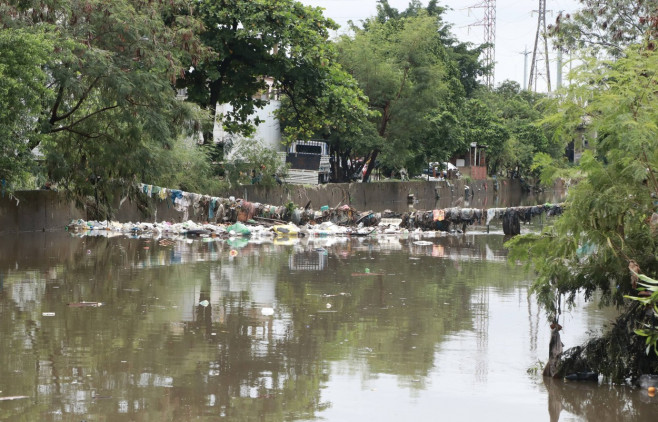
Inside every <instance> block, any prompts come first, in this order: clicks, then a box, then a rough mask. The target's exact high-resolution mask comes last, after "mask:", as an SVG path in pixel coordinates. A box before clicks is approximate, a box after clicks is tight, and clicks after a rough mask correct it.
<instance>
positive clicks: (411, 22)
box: [338, 13, 464, 180]
mask: <svg viewBox="0 0 658 422" xmlns="http://www.w3.org/2000/svg"><path fill="white" fill-rule="evenodd" d="M353 29H354V36H353V37H348V36H343V37H342V38H341V39H340V41H339V43H338V49H339V51H340V56H339V58H340V61H341V64H342V65H343V67H344V68H345V69H346V70H347V71H348V72H349V73H350V74H351V75H352V76H354V77H355V78H356V79H357V80H358V81H359V86H360V87H361V88H362V89H363V91H364V93H365V94H366V95H367V96H368V98H369V102H370V107H371V109H374V110H377V111H378V112H379V115H378V117H377V118H376V119H373V120H372V123H373V124H374V125H375V127H376V130H377V133H378V135H379V138H380V140H379V142H378V143H376V144H375V145H373V146H372V149H371V151H370V152H369V154H368V155H367V156H366V162H367V163H368V168H367V171H366V173H365V177H364V178H365V180H367V178H368V177H369V175H370V172H371V171H372V169H373V168H374V166H375V164H376V162H377V160H378V159H379V155H380V154H382V161H383V162H384V163H385V164H387V165H389V166H391V167H398V168H399V167H402V166H405V165H408V164H410V163H412V164H413V162H414V160H416V162H417V163H418V162H419V161H423V160H426V159H434V160H436V161H444V160H446V159H447V158H449V156H450V155H451V154H450V153H451V152H453V151H455V150H457V149H459V148H460V147H463V145H464V144H463V138H461V137H459V136H458V133H453V135H457V136H452V137H450V138H444V137H443V135H445V134H446V133H448V132H450V131H451V130H453V129H455V128H456V126H457V122H458V114H459V107H460V103H461V101H462V98H463V95H464V91H463V87H462V85H461V83H460V80H459V72H458V71H457V66H456V65H455V63H454V62H453V61H451V60H450V57H449V55H448V54H447V51H446V48H445V46H444V45H443V42H442V39H441V36H440V34H439V32H438V31H437V19H436V17H432V16H428V15H427V14H425V13H423V14H422V15H420V16H417V17H408V18H400V19H391V20H387V21H385V22H384V23H382V22H380V21H379V20H377V19H370V20H368V21H366V22H365V23H364V25H363V28H356V27H354V28H353ZM437 129H441V130H437ZM453 132H457V131H456V130H454V131H453ZM439 145H443V146H446V148H441V147H437V146H439ZM418 151H432V152H436V153H437V155H433V156H428V157H422V155H423V152H420V154H419V153H417V152H418ZM438 151H441V156H438ZM448 151H449V152H448ZM444 154H445V155H444Z"/></svg>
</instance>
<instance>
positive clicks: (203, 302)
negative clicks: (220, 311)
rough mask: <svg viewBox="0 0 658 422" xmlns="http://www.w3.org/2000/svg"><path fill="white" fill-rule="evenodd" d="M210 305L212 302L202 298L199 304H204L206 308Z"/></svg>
mask: <svg viewBox="0 0 658 422" xmlns="http://www.w3.org/2000/svg"><path fill="white" fill-rule="evenodd" d="M208 305H210V302H208V301H207V300H202V301H201V302H199V306H203V307H204V308H205V307H207V306H208Z"/></svg>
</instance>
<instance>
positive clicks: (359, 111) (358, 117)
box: [277, 60, 378, 182]
mask: <svg viewBox="0 0 658 422" xmlns="http://www.w3.org/2000/svg"><path fill="white" fill-rule="evenodd" d="M314 83H315V84H318V85H320V86H321V88H320V91H321V92H322V93H323V94H322V95H320V96H318V97H316V98H308V97H302V98H297V99H296V100H295V101H292V100H291V99H290V98H288V97H285V98H284V99H283V101H282V103H281V108H280V109H279V111H278V113H277V117H278V118H279V122H280V123H281V127H282V129H283V133H284V136H285V138H287V139H289V140H295V139H296V140H309V139H315V140H322V141H324V142H327V143H328V144H329V149H330V153H331V156H332V163H333V165H332V180H334V181H337V182H349V181H351V176H352V175H353V174H355V173H356V172H357V171H358V169H357V168H356V166H357V164H356V163H357V158H358V157H362V156H363V155H365V154H367V153H368V152H369V151H370V150H371V149H370V148H371V146H372V145H373V144H376V143H377V141H378V140H377V138H378V137H377V133H376V131H375V128H374V126H373V125H372V123H370V122H369V120H368V119H369V118H374V117H376V116H377V112H376V111H373V110H369V109H368V98H367V97H366V96H365V95H364V93H363V91H362V90H361V89H360V88H359V86H358V83H357V81H356V80H355V79H354V78H353V77H352V76H351V75H350V74H349V73H347V72H345V71H344V70H343V69H342V67H341V66H340V65H339V64H338V63H337V62H336V61H333V60H331V61H329V63H328V65H327V66H326V72H325V73H324V74H323V78H322V79H320V80H316V81H314Z"/></svg>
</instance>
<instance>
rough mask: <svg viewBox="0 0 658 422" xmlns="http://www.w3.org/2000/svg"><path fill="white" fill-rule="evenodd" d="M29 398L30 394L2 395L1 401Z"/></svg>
mask: <svg viewBox="0 0 658 422" xmlns="http://www.w3.org/2000/svg"><path fill="white" fill-rule="evenodd" d="M27 398H30V396H7V397H0V401H8V400H20V399H27Z"/></svg>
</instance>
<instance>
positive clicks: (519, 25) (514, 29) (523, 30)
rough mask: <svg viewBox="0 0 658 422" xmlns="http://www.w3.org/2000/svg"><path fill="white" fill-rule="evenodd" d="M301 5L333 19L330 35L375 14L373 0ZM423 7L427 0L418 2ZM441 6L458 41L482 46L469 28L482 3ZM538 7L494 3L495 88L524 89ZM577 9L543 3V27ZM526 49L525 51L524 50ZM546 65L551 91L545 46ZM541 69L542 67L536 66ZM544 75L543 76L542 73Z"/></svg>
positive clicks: (556, 1)
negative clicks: (515, 85) (516, 85)
mask: <svg viewBox="0 0 658 422" xmlns="http://www.w3.org/2000/svg"><path fill="white" fill-rule="evenodd" d="M300 1H301V2H302V3H304V4H308V5H311V6H318V7H321V8H323V9H325V10H324V15H325V16H327V17H329V18H331V19H333V20H334V21H336V23H338V24H339V25H340V26H341V29H339V30H338V31H337V32H336V33H335V34H334V35H339V34H342V33H345V32H347V22H348V21H349V20H352V21H354V22H358V21H359V20H362V19H365V18H368V17H370V16H373V15H375V14H376V11H377V9H376V7H377V0H300ZM421 2H422V3H423V4H424V5H427V2H428V1H427V0H421ZM389 4H390V5H391V6H392V7H395V8H397V9H398V10H404V9H406V8H407V6H408V4H409V0H389ZM439 4H440V5H441V6H447V7H448V8H450V9H451V10H449V11H448V12H446V14H445V15H444V20H445V21H446V22H448V23H450V24H452V32H453V33H454V34H455V36H456V37H457V39H458V40H460V41H470V42H472V43H475V44H482V43H483V42H484V27H483V26H470V25H473V24H476V23H478V22H481V21H483V20H484V9H483V8H477V7H473V6H478V5H482V4H484V0H439ZM538 7H539V0H497V1H496V67H495V75H494V77H495V84H496V85H498V84H499V83H500V82H502V81H504V80H507V79H509V80H513V81H516V82H518V83H519V85H520V86H521V87H523V86H524V83H523V79H524V77H523V75H524V54H523V51H529V52H530V54H528V55H527V63H528V70H527V71H528V72H530V61H531V59H532V49H533V47H534V42H535V33H536V31H537V14H536V13H533V10H537V8H538ZM577 9H578V1H577V0H546V10H547V14H546V25H550V24H551V23H553V22H555V18H556V17H557V14H558V12H559V11H561V10H562V11H564V12H565V13H572V12H574V11H576V10H577ZM526 48H527V50H526ZM549 56H550V57H549V62H550V63H551V68H550V73H551V85H552V87H553V88H555V85H556V74H557V67H556V61H557V54H556V52H555V51H554V50H553V49H552V47H551V46H550V44H549ZM540 65H541V66H543V67H544V68H545V65H544V64H543V63H541V64H540ZM567 71H568V65H565V67H564V68H563V79H564V78H565V77H566V72H567ZM543 73H545V72H543ZM537 86H538V91H543V92H545V91H546V82H545V80H541V79H540V81H539V82H538V84H537Z"/></svg>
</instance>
